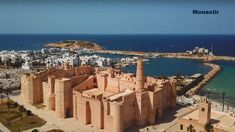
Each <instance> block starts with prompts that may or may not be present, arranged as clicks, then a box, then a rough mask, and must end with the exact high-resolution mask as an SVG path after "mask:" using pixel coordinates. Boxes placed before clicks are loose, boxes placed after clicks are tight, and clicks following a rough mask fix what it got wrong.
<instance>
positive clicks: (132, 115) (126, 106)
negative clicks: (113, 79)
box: [122, 93, 138, 129]
mask: <svg viewBox="0 0 235 132" xmlns="http://www.w3.org/2000/svg"><path fill="white" fill-rule="evenodd" d="M123 98H124V99H123V100H124V103H123V107H122V111H123V115H122V116H123V128H124V129H125V128H128V127H130V126H132V125H134V124H135V123H136V111H137V110H138V104H137V100H136V96H135V93H132V94H130V95H128V96H124V97H123Z"/></svg>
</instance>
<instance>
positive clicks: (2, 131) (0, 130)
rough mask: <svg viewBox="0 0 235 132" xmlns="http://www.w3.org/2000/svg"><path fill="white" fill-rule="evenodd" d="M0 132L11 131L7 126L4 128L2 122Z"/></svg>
mask: <svg viewBox="0 0 235 132" xmlns="http://www.w3.org/2000/svg"><path fill="white" fill-rule="evenodd" d="M0 132H11V131H10V130H9V129H8V128H6V127H5V126H4V125H3V124H2V123H0Z"/></svg>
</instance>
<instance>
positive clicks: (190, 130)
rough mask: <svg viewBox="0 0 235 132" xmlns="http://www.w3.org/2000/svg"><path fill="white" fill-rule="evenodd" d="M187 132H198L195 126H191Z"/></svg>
mask: <svg viewBox="0 0 235 132" xmlns="http://www.w3.org/2000/svg"><path fill="white" fill-rule="evenodd" d="M187 132H196V130H195V129H194V127H193V125H189V126H188V127H187Z"/></svg>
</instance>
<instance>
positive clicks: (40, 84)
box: [21, 58, 176, 132]
mask: <svg viewBox="0 0 235 132" xmlns="http://www.w3.org/2000/svg"><path fill="white" fill-rule="evenodd" d="M21 85H22V92H21V96H22V98H23V99H24V100H25V101H26V102H28V103H31V104H37V103H43V104H44V105H45V106H46V108H47V109H49V110H53V111H55V112H56V115H57V116H58V118H69V117H73V118H76V119H77V120H78V121H79V122H81V123H82V124H85V125H86V124H92V125H93V126H94V127H97V128H99V129H104V130H105V131H112V132H122V131H124V130H125V129H126V128H128V127H131V126H134V125H136V126H144V125H146V124H154V123H155V122H156V121H157V120H158V119H160V118H161V117H162V116H163V112H164V111H165V110H166V109H168V108H174V107H175V106H176V82H175V80H164V79H156V78H153V77H145V76H144V67H143V61H142V59H141V58H139V59H138V60H137V69H136V75H135V74H131V73H122V72H121V71H120V70H117V69H113V68H94V67H88V66H83V67H73V68H70V67H69V66H68V65H65V66H64V68H63V69H48V70H47V71H45V72H41V73H37V74H25V75H23V76H22V78H21Z"/></svg>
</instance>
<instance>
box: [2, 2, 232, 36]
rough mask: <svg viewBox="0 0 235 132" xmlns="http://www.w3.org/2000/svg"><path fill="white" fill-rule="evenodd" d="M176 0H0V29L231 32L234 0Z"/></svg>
mask: <svg viewBox="0 0 235 132" xmlns="http://www.w3.org/2000/svg"><path fill="white" fill-rule="evenodd" d="M175 1H176V0H175ZM175 1H173V0H172V1H171V0H159V1H156V0H155V1H152V0H142V1H141V0H121V1H114V0H99V1H98V0H97V1H95V0H94V1H91V0H90V1H89V0H86V1H85V0H84V1H75V0H67V1H65V0H64V1H63V0H50V1H49V0H48V1H47V0H40V1H37V0H0V33H13V34H18V33H24V34H28V33H40V34H41V33H48V34H50V33H56V34H235V14H234V13H235V1H234V2H233V1H232V0H231V1H228V0H227V1H226V0H225V1H222V0H221V1H216V0H207V1H206V0H204V1H203V0H197V1H196V2H195V1H194V0H185V1H183V0H177V2H175ZM193 1H194V2H193ZM193 9H198V10H213V9H216V10H219V11H220V13H219V15H193V14H192V10H193Z"/></svg>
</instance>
